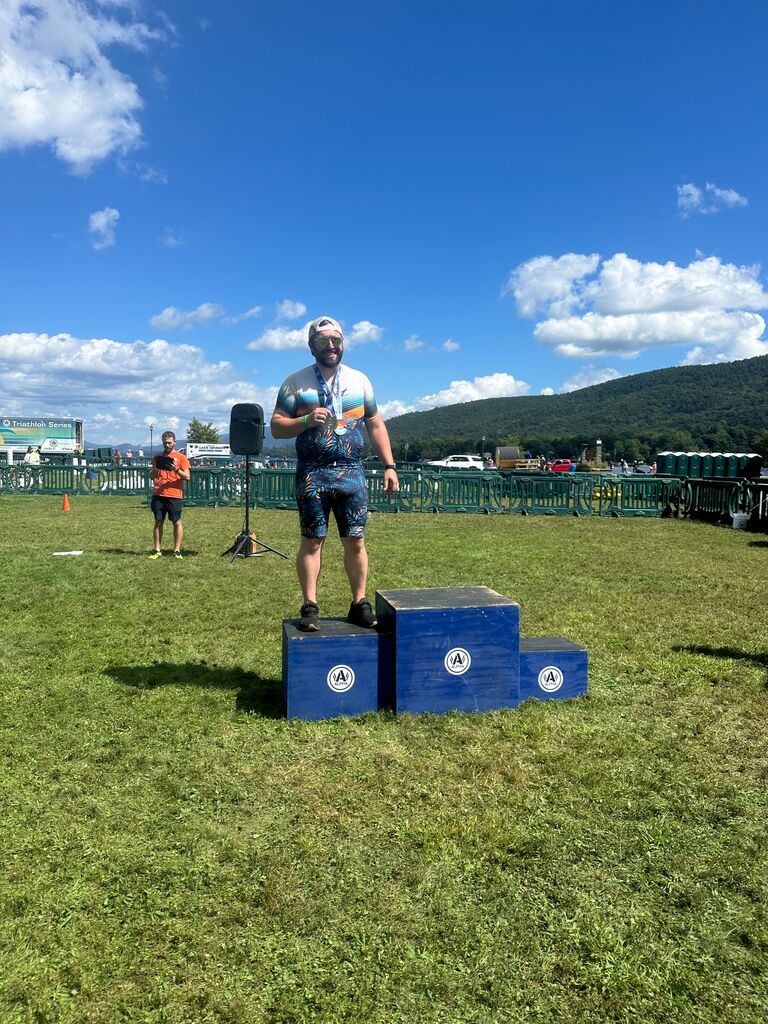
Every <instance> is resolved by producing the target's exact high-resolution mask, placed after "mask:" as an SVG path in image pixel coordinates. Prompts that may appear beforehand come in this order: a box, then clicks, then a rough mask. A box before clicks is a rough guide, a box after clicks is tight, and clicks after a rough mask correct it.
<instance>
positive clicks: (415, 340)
mask: <svg viewBox="0 0 768 1024" xmlns="http://www.w3.org/2000/svg"><path fill="white" fill-rule="evenodd" d="M425 344H426V342H423V341H422V340H421V338H419V337H418V335H416V334H412V335H411V336H410V338H406V339H405V341H404V342H403V348H404V349H405V351H406V352H418V350H419V349H420V348H424V346H425Z"/></svg>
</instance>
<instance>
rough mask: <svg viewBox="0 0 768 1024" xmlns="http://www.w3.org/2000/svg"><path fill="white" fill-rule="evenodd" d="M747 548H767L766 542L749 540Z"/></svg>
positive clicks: (767, 543) (767, 542)
mask: <svg viewBox="0 0 768 1024" xmlns="http://www.w3.org/2000/svg"><path fill="white" fill-rule="evenodd" d="M749 546H750V547H751V548H768V540H751V541H750V542H749Z"/></svg>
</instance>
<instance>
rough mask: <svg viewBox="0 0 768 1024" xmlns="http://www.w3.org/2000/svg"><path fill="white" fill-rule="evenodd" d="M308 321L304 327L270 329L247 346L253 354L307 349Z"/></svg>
mask: <svg viewBox="0 0 768 1024" xmlns="http://www.w3.org/2000/svg"><path fill="white" fill-rule="evenodd" d="M309 323H310V321H308V322H307V323H306V324H304V326H303V327H296V328H292V327H270V328H268V329H267V330H266V331H264V333H263V334H262V335H261V336H260V337H258V338H254V339H253V341H249V342H248V344H247V345H246V346H245V347H246V348H247V349H250V350H251V352H263V351H264V350H268V351H272V352H282V351H284V350H285V349H293V348H306V345H307V338H308V332H309Z"/></svg>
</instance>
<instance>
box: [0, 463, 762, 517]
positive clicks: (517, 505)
mask: <svg viewBox="0 0 768 1024" xmlns="http://www.w3.org/2000/svg"><path fill="white" fill-rule="evenodd" d="M250 472H251V480H250V501H251V504H252V505H253V506H254V507H259V508H279V509H295V508H296V498H295V475H294V472H293V471H292V470H284V469H261V468H259V469H255V468H253V467H252V468H251V471H250ZM244 474H245V471H244V470H243V469H231V468H226V469H218V468H213V467H199V468H198V467H196V468H193V469H192V472H191V479H190V481H189V483H188V484H187V485H186V486H185V502H186V504H188V505H198V506H212V507H214V508H216V507H219V506H240V505H242V503H243V500H244V495H245V477H244ZM399 479H400V490H399V491H398V492H397V493H396V494H394V495H390V496H388V495H386V494H385V493H384V490H383V474H382V472H381V471H380V470H372V471H369V472H367V473H366V481H367V484H368V506H369V508H370V509H371V511H373V512H432V513H442V512H445V513H458V512H465V513H484V514H496V513H506V514H508V515H548V516H563V515H570V516H591V515H600V516H614V517H621V516H688V517H691V518H697V519H705V520H709V521H712V522H716V521H723V522H724V521H726V520H727V519H728V517H732V516H733V515H734V514H737V513H745V512H746V513H748V514H749V517H750V519H749V523H750V528H752V529H764V530H768V481H765V482H761V481H755V480H729V479H722V480H713V479H693V478H688V479H685V478H676V477H659V476H631V475H621V476H613V475H610V474H602V473H563V474H555V473H542V474H534V473H499V472H491V471H483V472H474V471H468V470H460V471H453V472H440V471H439V470H436V469H435V470H433V469H430V470H429V471H425V470H423V469H421V468H415V469H410V470H403V471H401V472H400V473H399ZM151 491H152V485H151V481H150V479H149V467H148V466H109V467H105V466H102V467H100V468H89V467H87V466H85V467H83V466H54V465H42V466H26V465H14V466H0V494H65V493H67V494H70V495H103V496H106V497H108V496H111V495H136V496H139V497H142V498H143V499H144V500H145V501H148V500H149V497H150V495H151Z"/></svg>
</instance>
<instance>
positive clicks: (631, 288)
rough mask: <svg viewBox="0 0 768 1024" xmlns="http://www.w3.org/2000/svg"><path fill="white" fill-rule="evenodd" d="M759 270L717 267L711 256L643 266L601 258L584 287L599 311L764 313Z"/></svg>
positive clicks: (621, 256) (620, 257) (620, 256)
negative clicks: (594, 276)
mask: <svg viewBox="0 0 768 1024" xmlns="http://www.w3.org/2000/svg"><path fill="white" fill-rule="evenodd" d="M759 272H760V268H759V267H755V266H752V267H738V266H736V265H735V264H734V263H721V261H720V260H719V259H717V257H715V256H710V257H707V258H702V259H697V260H694V261H693V262H692V263H689V264H688V266H687V267H680V266H678V265H677V264H676V263H673V262H672V261H669V262H667V263H654V262H650V263H641V262H640V260H635V259H632V258H631V257H629V256H627V255H626V253H623V252H620V253H616V255H615V256H612V257H611V258H610V259H608V260H605V261H604V262H603V265H602V267H601V269H600V273H599V275H598V277H597V279H596V280H595V281H594V282H593V283H591V284H590V285H588V286H587V288H586V289H585V294H586V297H587V298H588V299H589V300H590V302H591V304H592V307H593V309H594V310H595V311H596V312H598V313H618V314H621V313H660V312H675V311H682V310H702V309H713V310H715V309H718V310H719V309H735V308H741V309H765V308H766V307H768V294H766V292H765V291H764V290H763V287H762V285H761V284H760V282H759V281H758V274H759Z"/></svg>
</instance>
